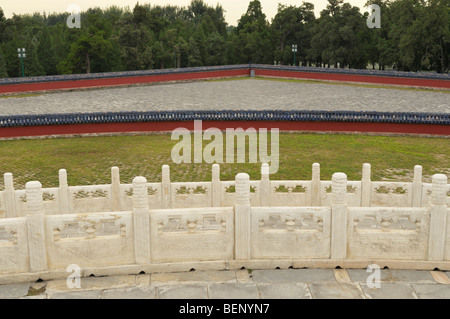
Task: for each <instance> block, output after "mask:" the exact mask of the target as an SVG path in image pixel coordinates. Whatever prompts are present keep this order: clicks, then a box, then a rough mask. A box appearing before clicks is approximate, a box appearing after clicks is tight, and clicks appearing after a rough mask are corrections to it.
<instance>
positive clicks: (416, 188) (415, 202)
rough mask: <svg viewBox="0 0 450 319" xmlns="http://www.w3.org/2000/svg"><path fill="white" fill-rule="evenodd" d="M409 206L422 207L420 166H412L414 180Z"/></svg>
mask: <svg viewBox="0 0 450 319" xmlns="http://www.w3.org/2000/svg"><path fill="white" fill-rule="evenodd" d="M411 206H412V207H421V206H422V166H420V165H416V166H414V179H413V183H412V195H411Z"/></svg>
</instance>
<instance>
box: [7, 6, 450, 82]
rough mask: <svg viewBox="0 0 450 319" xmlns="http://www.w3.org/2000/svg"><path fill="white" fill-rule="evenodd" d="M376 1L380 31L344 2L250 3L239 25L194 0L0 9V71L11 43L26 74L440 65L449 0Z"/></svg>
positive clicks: (11, 67)
mask: <svg viewBox="0 0 450 319" xmlns="http://www.w3.org/2000/svg"><path fill="white" fill-rule="evenodd" d="M372 3H374V4H378V5H379V6H380V7H381V28H380V29H369V28H368V27H367V25H366V19H367V17H368V13H365V14H362V13H361V12H360V10H359V8H358V7H353V6H351V5H350V4H348V3H345V2H344V0H328V5H327V7H326V9H325V10H323V11H322V12H321V13H320V17H316V16H315V15H314V5H313V4H312V3H309V2H303V3H302V5H300V6H287V5H282V4H279V6H278V12H277V14H276V16H275V17H274V18H273V19H272V21H271V22H269V21H268V19H267V18H266V15H265V14H264V13H263V8H262V7H261V3H260V2H259V1H258V0H252V1H251V2H250V3H249V6H248V9H247V12H245V13H244V14H243V15H242V16H241V18H240V20H239V21H238V24H237V26H229V25H227V23H226V22H225V18H224V14H225V11H224V9H223V7H222V6H221V5H220V4H218V5H217V6H215V7H211V6H208V5H207V4H205V3H204V2H203V0H192V2H191V3H190V5H189V6H187V7H179V6H172V5H167V6H152V5H150V4H145V5H139V4H136V6H135V7H134V8H133V9H132V10H131V9H129V8H121V7H117V6H111V7H109V8H107V9H100V8H91V9H89V10H87V11H85V12H82V13H81V28H79V29H77V28H73V29H71V28H69V27H68V26H67V24H66V21H67V17H68V16H69V14H68V13H60V14H55V13H53V14H48V15H47V14H45V13H43V14H40V13H35V14H33V15H13V17H12V18H9V19H6V17H5V16H4V14H3V11H2V10H1V9H0V77H8V76H9V77H17V76H21V74H22V69H21V65H20V61H19V58H18V56H17V48H25V49H26V58H25V59H24V66H25V75H26V76H34V75H54V74H71V73H90V72H109V71H131V70H146V69H163V68H180V67H195V66H212V65H224V64H240V63H249V62H252V63H263V64H274V63H275V64H282V65H288V64H292V63H293V53H292V52H291V45H293V44H297V45H298V52H297V59H296V61H297V63H296V64H297V65H307V66H310V65H312V66H328V67H329V66H334V67H342V68H343V67H349V68H367V67H368V66H369V68H375V67H378V68H380V69H384V68H385V67H393V66H394V67H395V68H396V69H398V70H403V71H436V72H448V69H449V61H450V0H392V1H390V0H371V1H369V2H368V3H367V5H369V4H372Z"/></svg>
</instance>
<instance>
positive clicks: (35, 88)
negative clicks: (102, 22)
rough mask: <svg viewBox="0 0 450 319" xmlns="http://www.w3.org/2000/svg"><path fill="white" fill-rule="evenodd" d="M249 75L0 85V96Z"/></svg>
mask: <svg viewBox="0 0 450 319" xmlns="http://www.w3.org/2000/svg"><path fill="white" fill-rule="evenodd" d="M249 74H250V71H249V70H248V69H237V70H223V71H208V72H195V73H174V74H158V75H148V76H136V77H121V78H108V79H92V80H75V81H56V82H36V83H24V84H9V85H0V94H2V93H15V92H39V91H47V90H67V89H77V88H89V87H105V86H121V85H130V84H138V83H152V82H166V81H182V80H194V79H208V78H221V77H233V76H244V75H249Z"/></svg>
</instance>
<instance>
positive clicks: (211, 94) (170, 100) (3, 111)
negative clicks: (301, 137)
mask: <svg viewBox="0 0 450 319" xmlns="http://www.w3.org/2000/svg"><path fill="white" fill-rule="evenodd" d="M214 109H217V110H218V109H222V110H223V109H227V110H242V109H255V110H274V109H280V110H348V111H380V112H383V111H384V112H404V111H408V112H433V113H450V95H449V93H443V92H437V91H415V90H400V89H385V88H368V87H358V86H348V85H333V84H324V83H299V82H281V81H268V80H258V79H245V80H233V81H199V82H184V83H165V84H158V85H150V86H137V87H122V88H107V89H99V90H86V91H73V92H60V93H49V94H42V95H38V96H30V97H21V98H2V99H0V115H17V114H47V113H75V112H76V113H78V112H80V113H90V112H121V111H158V110H214Z"/></svg>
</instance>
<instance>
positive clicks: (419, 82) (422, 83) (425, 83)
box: [255, 69, 450, 89]
mask: <svg viewBox="0 0 450 319" xmlns="http://www.w3.org/2000/svg"><path fill="white" fill-rule="evenodd" d="M255 75H256V76H271V77H287V78H299V79H309V80H326V81H340V82H359V83H373V84H390V85H406V86H417V87H430V88H443V89H450V81H446V80H433V79H413V78H401V77H387V76H368V75H356V74H336V73H318V72H297V71H278V70H264V69H255Z"/></svg>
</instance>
